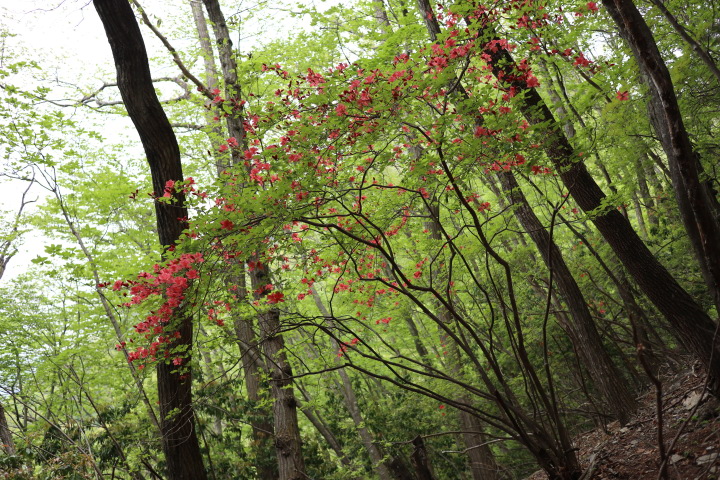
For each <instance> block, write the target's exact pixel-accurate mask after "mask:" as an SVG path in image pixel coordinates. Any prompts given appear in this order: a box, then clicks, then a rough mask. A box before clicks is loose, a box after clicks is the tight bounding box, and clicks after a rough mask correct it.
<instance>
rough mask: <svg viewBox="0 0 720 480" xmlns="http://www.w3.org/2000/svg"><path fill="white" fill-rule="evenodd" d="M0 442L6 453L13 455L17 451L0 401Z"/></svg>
mask: <svg viewBox="0 0 720 480" xmlns="http://www.w3.org/2000/svg"><path fill="white" fill-rule="evenodd" d="M0 442H2V449H3V450H4V451H5V453H6V454H8V455H15V454H16V453H17V451H16V450H15V442H13V438H12V432H11V431H10V426H9V425H8V421H7V416H6V415H5V409H4V408H3V406H2V403H0Z"/></svg>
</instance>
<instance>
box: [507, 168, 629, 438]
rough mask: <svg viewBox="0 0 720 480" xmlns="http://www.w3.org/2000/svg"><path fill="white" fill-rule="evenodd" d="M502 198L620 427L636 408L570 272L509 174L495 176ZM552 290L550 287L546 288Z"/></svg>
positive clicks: (586, 365) (577, 347) (572, 338)
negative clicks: (556, 294)
mask: <svg viewBox="0 0 720 480" xmlns="http://www.w3.org/2000/svg"><path fill="white" fill-rule="evenodd" d="M498 176H499V178H500V183H501V184H502V187H503V190H504V192H505V195H506V196H507V198H508V199H509V201H510V203H511V204H512V205H513V206H514V207H515V208H514V212H515V217H516V218H517V220H518V222H519V223H520V225H522V227H523V228H524V229H525V232H526V233H527V234H528V235H529V236H530V238H531V239H532V240H533V242H534V243H535V246H536V247H537V249H538V251H539V252H540V255H541V256H542V258H543V261H544V262H545V265H546V266H547V268H548V270H550V271H551V272H552V274H553V277H552V278H553V279H554V280H555V282H557V286H558V289H559V291H560V295H561V296H562V298H563V299H564V300H565V303H566V305H567V306H568V308H569V310H570V316H571V318H572V320H573V322H572V324H570V325H569V329H568V331H567V333H568V335H569V337H570V340H571V341H572V342H573V344H574V346H575V351H576V352H578V354H579V355H580V359H581V361H582V363H583V366H584V367H585V368H587V370H588V371H589V372H590V374H591V375H592V377H593V383H594V384H595V385H596V386H597V387H598V389H599V390H600V392H601V394H602V396H603V398H604V400H605V402H607V404H608V406H609V408H610V412H611V414H612V415H613V416H614V417H615V418H617V419H618V420H619V421H620V423H621V424H623V425H624V424H625V423H627V422H628V421H629V420H630V414H631V413H632V412H633V411H634V410H635V408H636V406H637V404H636V402H635V399H634V397H633V395H632V394H631V393H630V391H629V390H628V389H627V387H626V385H625V382H624V380H623V378H622V375H621V374H620V371H619V370H618V369H617V367H616V366H615V364H614V363H613V362H612V359H611V358H610V355H608V353H607V351H606V350H605V347H604V346H603V344H602V339H601V338H600V334H599V333H598V331H597V328H596V327H595V321H594V320H593V318H592V315H591V314H590V310H588V307H587V302H586V301H585V297H584V296H583V294H582V291H581V290H580V287H579V286H578V284H577V282H576V281H575V278H574V277H573V276H572V273H571V272H570V269H569V268H568V267H567V264H566V263H565V260H564V259H563V257H562V254H561V253H560V249H559V248H558V247H557V245H556V244H555V241H554V240H553V239H552V237H551V236H550V234H549V233H548V232H547V230H546V229H545V227H544V226H543V225H542V223H540V220H538V218H537V216H536V215H535V212H533V210H532V208H531V207H530V205H529V204H528V202H527V199H526V198H525V195H524V194H523V193H522V190H521V189H520V185H518V183H517V181H516V180H515V177H514V176H513V174H512V173H510V172H500V173H499V174H498ZM550 288H552V285H551V286H550Z"/></svg>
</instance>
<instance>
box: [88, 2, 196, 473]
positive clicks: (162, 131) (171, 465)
mask: <svg viewBox="0 0 720 480" xmlns="http://www.w3.org/2000/svg"><path fill="white" fill-rule="evenodd" d="M94 4H95V8H96V10H97V11H98V14H99V15H100V19H101V20H102V21H103V26H104V27H105V32H106V33H107V36H108V41H109V42H110V46H111V48H112V50H113V56H114V58H115V66H116V68H117V83H118V88H119V90H120V94H121V95H122V97H123V102H124V104H125V107H126V108H127V110H128V114H129V115H130V118H131V119H132V120H133V123H134V124H135V127H136V128H137V131H138V134H139V135H140V139H141V141H142V144H143V147H144V148H145V153H146V155H147V159H148V163H149V164H150V171H151V173H152V180H153V188H154V190H155V192H156V194H157V195H158V196H160V195H161V192H162V193H163V194H164V193H165V192H168V193H169V195H168V196H169V197H170V201H169V202H161V201H158V202H156V204H155V212H156V218H157V230H158V237H159V240H160V245H161V246H162V248H163V249H167V248H170V247H171V246H172V245H174V244H175V243H176V242H177V241H178V240H179V239H180V238H181V235H182V233H183V230H184V229H185V228H186V227H187V217H188V212H187V209H186V208H185V206H184V204H183V203H184V198H183V194H182V193H178V192H176V191H175V190H174V189H173V188H172V185H173V183H174V182H182V181H183V180H184V177H183V174H182V165H181V163H180V150H179V148H178V144H177V140H176V139H175V134H174V133H173V131H172V128H171V127H170V122H168V120H167V117H166V116H165V112H164V111H163V109H162V107H161V106H160V102H159V101H158V99H157V96H156V94H155V91H154V88H153V84H152V79H151V77H150V69H149V66H148V60H147V54H146V53H145V46H144V44H143V41H142V35H141V33H140V28H139V27H138V25H137V21H136V20H135V16H134V15H133V12H132V9H131V8H130V5H129V4H128V3H126V2H124V1H122V0H120V1H114V0H111V1H106V0H99V1H96V2H94ZM163 198H164V197H163ZM173 322H174V323H175V324H174V325H172V327H171V328H173V330H174V331H175V332H177V333H178V334H179V335H178V337H177V339H176V340H175V341H173V342H172V343H170V344H169V345H168V346H167V348H168V350H173V351H175V352H179V353H181V354H183V355H185V360H186V362H188V363H189V361H190V353H191V352H190V350H191V348H192V339H193V324H192V320H191V319H190V318H189V317H188V316H187V315H186V314H184V313H183V312H182V309H180V310H178V311H177V312H176V315H175V318H174V319H173ZM189 368H190V367H189V366H188V367H186V369H187V371H181V370H180V369H178V368H176V366H175V365H173V364H171V363H170V361H169V360H166V361H161V362H159V363H158V366H157V375H158V392H159V397H160V416H161V429H162V435H163V450H164V451H165V459H166V461H167V465H168V474H169V476H170V478H171V479H178V480H180V479H188V480H189V479H200V480H202V479H204V478H206V474H205V468H204V466H203V460H202V456H201V453H200V445H199V443H198V439H197V434H196V431H195V415H194V412H193V407H192V390H191V388H192V376H191V371H190V370H189Z"/></svg>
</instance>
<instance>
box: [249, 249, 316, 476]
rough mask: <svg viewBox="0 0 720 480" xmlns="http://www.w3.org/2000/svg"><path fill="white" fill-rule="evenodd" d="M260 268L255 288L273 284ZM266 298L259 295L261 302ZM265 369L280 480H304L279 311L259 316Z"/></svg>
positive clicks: (253, 277)
mask: <svg viewBox="0 0 720 480" xmlns="http://www.w3.org/2000/svg"><path fill="white" fill-rule="evenodd" d="M254 260H255V261H256V264H257V265H258V266H257V267H256V268H255V270H254V271H253V272H251V276H250V278H251V280H252V288H253V290H254V291H256V292H257V291H259V289H260V287H261V286H263V285H267V284H269V283H270V278H269V275H268V272H267V270H266V268H267V267H266V266H265V265H263V264H261V263H260V262H257V258H256V257H254ZM264 296H265V295H262V294H258V295H256V299H258V300H262V298H264ZM258 324H259V327H260V333H261V340H262V347H263V351H264V352H265V368H266V369H267V371H268V373H269V374H270V390H271V393H272V396H273V399H274V401H273V423H274V427H275V451H276V453H277V461H278V472H279V474H280V477H279V480H305V479H306V478H307V476H306V475H305V462H304V461H303V456H302V440H301V438H300V427H299V425H298V418H297V408H298V404H297V401H295V394H294V392H293V388H292V367H291V366H290V362H288V359H287V355H286V353H285V341H284V339H283V337H282V334H281V333H280V311H279V310H278V309H277V308H270V309H269V310H267V311H264V312H262V313H260V314H259V315H258Z"/></svg>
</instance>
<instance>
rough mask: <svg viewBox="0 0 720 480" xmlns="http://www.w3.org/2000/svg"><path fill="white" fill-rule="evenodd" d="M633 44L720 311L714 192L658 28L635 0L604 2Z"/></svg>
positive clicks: (719, 238) (683, 214)
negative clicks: (650, 24) (659, 40)
mask: <svg viewBox="0 0 720 480" xmlns="http://www.w3.org/2000/svg"><path fill="white" fill-rule="evenodd" d="M603 5H605V8H607V10H608V12H609V13H610V16H611V17H612V18H613V20H614V21H615V23H616V24H617V26H618V28H619V30H620V35H621V36H622V37H623V38H624V39H625V41H626V42H627V43H628V45H629V46H630V49H631V50H632V52H633V56H634V57H635V61H636V62H637V64H638V66H639V67H640V72H641V74H642V77H643V78H644V79H645V83H646V84H647V85H648V88H649V90H650V104H649V105H650V110H651V114H650V120H651V123H652V124H653V127H654V129H655V132H656V133H657V135H658V136H659V137H660V141H661V144H662V147H663V150H664V151H665V155H666V156H667V159H668V165H669V166H670V179H671V180H672V183H673V187H674V189H675V197H676V199H677V202H678V207H679V209H680V218H681V219H682V221H683V224H684V225H685V230H686V231H687V233H688V236H689V237H690V240H691V243H692V245H693V248H694V249H695V255H696V257H697V259H698V262H699V264H700V267H701V270H702V271H703V276H704V277H705V282H706V284H707V286H708V290H709V291H710V293H711V295H713V298H714V300H715V305H716V306H717V309H718V312H720V223H719V222H718V218H716V216H715V213H716V212H715V211H714V204H715V203H717V199H715V198H711V197H712V196H713V193H712V191H708V190H709V189H708V188H707V187H706V186H705V185H703V182H701V181H700V173H701V167H700V161H699V156H698V155H697V153H696V152H695V151H694V150H693V146H692V144H691V143H690V137H689V135H688V132H687V130H686V129H685V125H684V124H683V119H682V114H681V112H680V106H679V105H678V102H677V97H676V96H675V89H674V87H673V83H672V79H671V78H670V72H669V71H668V69H667V67H666V66H665V62H664V60H663V59H662V56H661V55H660V51H659V50H658V48H657V44H656V43H655V39H654V38H653V35H652V32H651V31H650V28H649V27H648V25H647V23H645V19H644V18H643V17H642V15H641V14H640V12H639V11H638V9H637V7H636V6H635V4H634V3H633V2H632V1H631V0H603Z"/></svg>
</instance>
